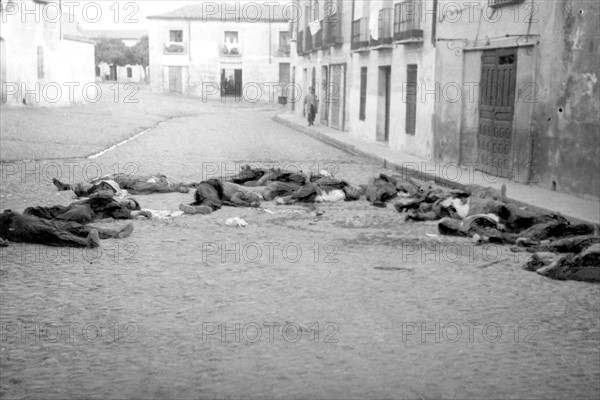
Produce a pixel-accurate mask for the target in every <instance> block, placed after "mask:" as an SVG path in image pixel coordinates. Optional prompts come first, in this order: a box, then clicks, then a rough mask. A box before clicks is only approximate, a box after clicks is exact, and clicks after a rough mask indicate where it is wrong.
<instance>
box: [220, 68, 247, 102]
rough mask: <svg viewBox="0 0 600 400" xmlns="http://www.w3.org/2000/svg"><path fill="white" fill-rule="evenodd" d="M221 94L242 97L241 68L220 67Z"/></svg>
mask: <svg viewBox="0 0 600 400" xmlns="http://www.w3.org/2000/svg"><path fill="white" fill-rule="evenodd" d="M221 95H222V96H235V97H237V98H241V97H242V70H241V69H231V68H229V69H225V68H223V69H221Z"/></svg>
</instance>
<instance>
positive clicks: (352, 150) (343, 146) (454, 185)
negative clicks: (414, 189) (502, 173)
mask: <svg viewBox="0 0 600 400" xmlns="http://www.w3.org/2000/svg"><path fill="white" fill-rule="evenodd" d="M273 121H275V122H277V123H279V124H281V125H284V126H287V127H288V128H291V129H294V130H296V131H299V132H302V133H304V134H306V135H308V136H311V137H313V138H315V139H318V140H320V141H322V142H324V143H326V144H329V145H330V146H333V147H336V148H338V149H340V150H343V151H345V152H347V153H349V154H350V155H353V156H356V155H359V156H362V157H364V158H367V159H369V160H371V161H374V162H376V163H380V164H383V167H384V168H388V169H391V170H394V171H396V172H400V173H402V174H403V175H408V176H410V177H411V178H415V179H419V180H421V181H434V182H435V183H436V184H438V185H441V186H445V187H447V188H450V189H459V190H466V189H467V187H466V185H463V184H462V183H459V182H455V181H452V180H449V179H446V178H442V177H439V176H437V175H434V174H430V173H427V172H422V171H419V172H417V171H415V170H413V169H408V168H406V167H404V166H402V165H399V164H396V163H394V162H391V161H388V160H386V159H385V158H384V157H380V156H378V155H376V154H373V153H369V152H367V151H364V150H361V149H358V148H356V146H353V145H351V144H348V143H345V142H343V141H341V140H338V139H335V138H332V137H329V136H327V135H325V134H323V133H320V132H317V131H315V130H313V129H310V128H309V127H306V126H301V125H298V124H296V123H294V122H291V121H288V120H286V119H284V118H281V117H280V116H279V114H275V116H274V117H273ZM505 200H506V202H507V203H512V204H514V205H516V206H517V207H525V208H527V209H528V210H531V211H533V212H536V213H539V214H557V212H556V211H553V210H550V209H547V208H544V207H539V206H536V205H535V204H530V203H526V202H523V201H521V200H517V199H512V198H510V197H506V199H505ZM561 215H562V216H563V217H565V218H566V219H568V220H569V221H570V222H571V223H574V224H592V225H595V226H600V225H598V223H596V222H594V221H589V220H582V219H579V218H576V217H573V216H570V215H566V214H561Z"/></svg>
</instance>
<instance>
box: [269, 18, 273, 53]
mask: <svg viewBox="0 0 600 400" xmlns="http://www.w3.org/2000/svg"><path fill="white" fill-rule="evenodd" d="M271 28H272V23H271V19H270V18H269V64H271V52H272V51H273V49H271V47H272V45H273V38H272V37H271V36H272V33H271Z"/></svg>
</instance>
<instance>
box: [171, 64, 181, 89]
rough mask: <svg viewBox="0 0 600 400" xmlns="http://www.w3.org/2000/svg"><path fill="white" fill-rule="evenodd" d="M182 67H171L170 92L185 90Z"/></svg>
mask: <svg viewBox="0 0 600 400" xmlns="http://www.w3.org/2000/svg"><path fill="white" fill-rule="evenodd" d="M182 70H183V69H182V67H169V92H174V93H181V92H183V86H182V84H183V71H182Z"/></svg>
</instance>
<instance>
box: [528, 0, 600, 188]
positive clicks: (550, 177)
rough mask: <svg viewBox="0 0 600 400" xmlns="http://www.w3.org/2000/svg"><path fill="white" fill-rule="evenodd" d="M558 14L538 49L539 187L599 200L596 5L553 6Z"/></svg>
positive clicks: (586, 0) (579, 0)
mask: <svg viewBox="0 0 600 400" xmlns="http://www.w3.org/2000/svg"><path fill="white" fill-rule="evenodd" d="M553 3H554V4H553V6H554V10H553V11H554V13H555V15H556V16H557V18H556V20H555V21H554V24H552V25H549V26H547V27H546V30H545V32H544V36H546V37H548V38H550V37H553V38H554V40H553V42H552V46H548V47H544V48H543V49H542V50H541V53H542V54H541V57H540V58H541V60H543V62H541V63H540V66H539V74H538V81H537V82H538V84H539V87H540V90H539V103H538V105H537V109H536V113H535V116H534V118H533V121H532V124H533V130H534V132H535V138H536V140H535V144H534V152H533V154H534V160H535V162H536V163H537V166H538V168H537V174H536V175H537V178H538V180H539V184H540V185H542V186H545V187H552V186H553V182H555V184H556V189H557V190H559V191H563V192H573V193H578V194H582V195H589V196H593V197H596V198H597V197H600V184H599V179H600V178H599V174H598V171H599V170H600V140H599V136H600V132H599V130H600V92H599V83H598V79H599V76H600V60H599V58H598V50H599V49H598V32H600V27H599V23H598V21H599V17H600V2H598V1H595V0H561V1H557V2H553Z"/></svg>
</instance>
